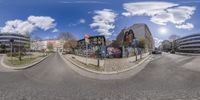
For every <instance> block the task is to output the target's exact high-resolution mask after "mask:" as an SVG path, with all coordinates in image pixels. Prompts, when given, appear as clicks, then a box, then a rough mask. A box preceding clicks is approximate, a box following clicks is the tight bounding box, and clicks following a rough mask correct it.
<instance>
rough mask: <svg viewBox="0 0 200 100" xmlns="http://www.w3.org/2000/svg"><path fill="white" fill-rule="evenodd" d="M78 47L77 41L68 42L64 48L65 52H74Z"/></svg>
mask: <svg viewBox="0 0 200 100" xmlns="http://www.w3.org/2000/svg"><path fill="white" fill-rule="evenodd" d="M76 47H77V41H76V40H68V41H66V42H65V43H64V46H63V48H64V49H65V50H69V51H70V52H74V51H75V49H76Z"/></svg>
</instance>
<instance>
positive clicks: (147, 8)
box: [122, 2, 177, 16]
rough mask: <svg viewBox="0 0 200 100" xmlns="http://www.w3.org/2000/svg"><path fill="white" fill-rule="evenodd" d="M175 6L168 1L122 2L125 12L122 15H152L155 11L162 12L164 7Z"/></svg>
mask: <svg viewBox="0 0 200 100" xmlns="http://www.w3.org/2000/svg"><path fill="white" fill-rule="evenodd" d="M174 6H177V4H174V3H168V2H135V3H125V4H123V7H124V9H125V10H126V12H123V13H122V14H123V15H124V16H135V15H146V16H153V15H155V14H157V13H160V12H163V11H164V10H165V9H167V8H170V7H174Z"/></svg>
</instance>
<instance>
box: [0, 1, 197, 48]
mask: <svg viewBox="0 0 200 100" xmlns="http://www.w3.org/2000/svg"><path fill="white" fill-rule="evenodd" d="M199 5H200V1H199V0H157V1H156V0H154V1H152V0H145V1H144V0H0V13H1V14H0V32H1V33H3V32H8V33H17V34H30V35H31V36H33V37H34V36H39V37H41V38H43V39H49V38H55V37H57V35H58V34H59V33H60V32H71V33H72V34H74V35H75V37H76V38H78V39H81V38H83V37H84V35H85V34H86V33H88V34H89V35H105V36H106V37H107V39H111V40H112V39H115V38H116V36H117V35H118V33H119V32H120V31H121V29H123V28H125V27H129V26H131V25H133V24H136V23H145V24H147V25H148V27H149V28H150V31H151V33H152V35H153V37H154V40H155V42H156V45H158V44H159V43H160V41H162V40H165V39H168V37H169V36H171V35H178V36H181V37H182V36H186V35H190V34H195V33H200V23H199V18H200V8H199V7H200V6H199Z"/></svg>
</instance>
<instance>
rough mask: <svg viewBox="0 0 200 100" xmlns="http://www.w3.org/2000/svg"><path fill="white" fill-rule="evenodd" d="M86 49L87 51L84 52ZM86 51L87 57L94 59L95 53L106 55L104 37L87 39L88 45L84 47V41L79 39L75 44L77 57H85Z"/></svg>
mask: <svg viewBox="0 0 200 100" xmlns="http://www.w3.org/2000/svg"><path fill="white" fill-rule="evenodd" d="M86 47H87V50H86ZM86 51H87V53H88V55H89V56H91V57H96V56H97V54H96V53H97V51H99V53H101V54H103V53H104V54H105V53H106V38H105V37H104V36H101V35H100V36H91V37H89V43H88V45H87V46H86V42H85V39H81V40H79V41H78V44H77V50H76V54H77V55H82V56H84V55H86Z"/></svg>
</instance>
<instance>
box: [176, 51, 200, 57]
mask: <svg viewBox="0 0 200 100" xmlns="http://www.w3.org/2000/svg"><path fill="white" fill-rule="evenodd" d="M176 54H177V55H184V56H200V54H195V53H182V52H176Z"/></svg>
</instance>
